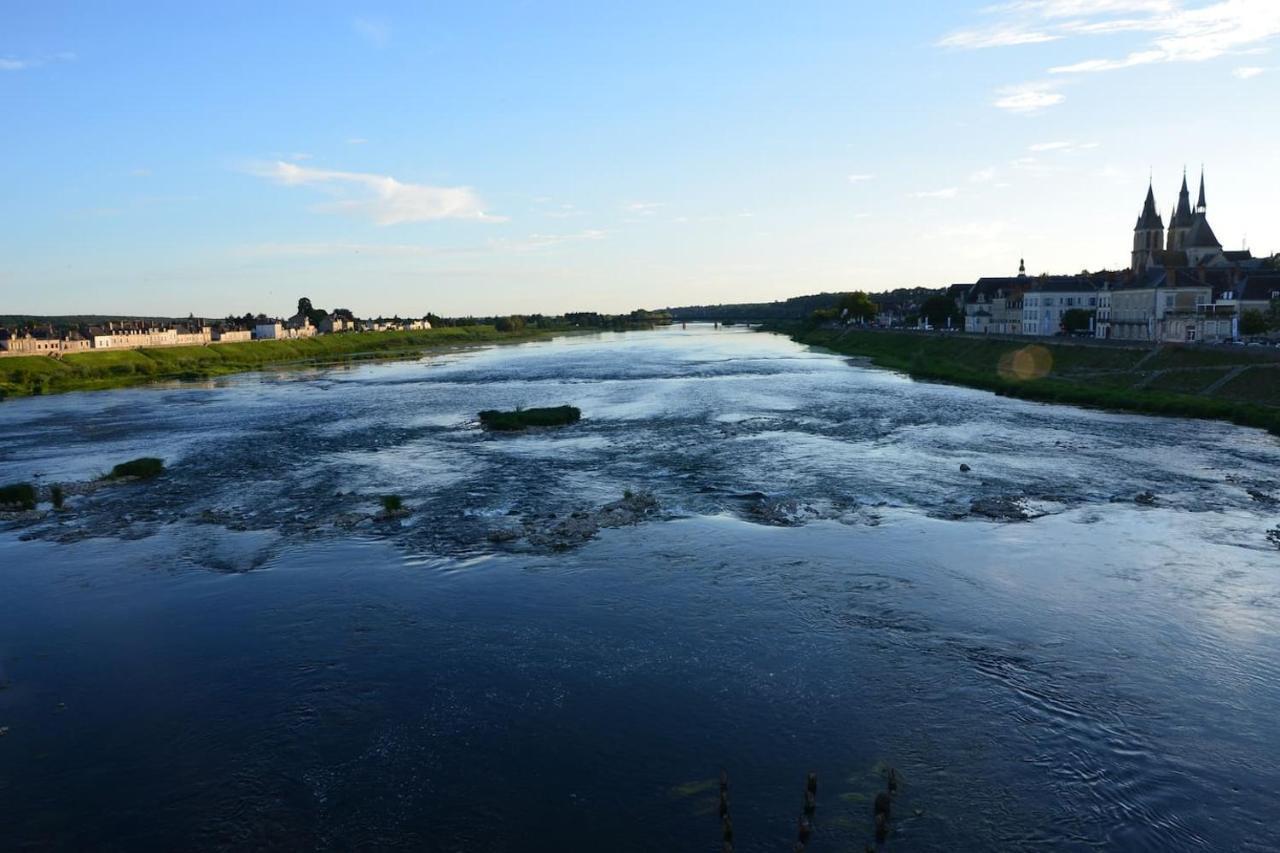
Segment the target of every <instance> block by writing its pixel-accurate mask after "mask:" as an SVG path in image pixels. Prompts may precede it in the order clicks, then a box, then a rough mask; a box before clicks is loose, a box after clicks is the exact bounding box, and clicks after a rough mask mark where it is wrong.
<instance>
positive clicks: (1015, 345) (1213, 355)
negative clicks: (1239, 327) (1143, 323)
mask: <svg viewBox="0 0 1280 853" xmlns="http://www.w3.org/2000/svg"><path fill="white" fill-rule="evenodd" d="M792 333H793V336H794V337H795V339H796V340H798V341H800V342H801V343H806V344H811V345H815V346H821V347H826V348H827V349H830V350H834V351H835V352H839V353H843V354H845V355H860V356H867V357H869V358H870V359H871V362H872V363H873V364H875V365H876V366H878V367H887V368H890V369H894V370H901V371H903V372H905V373H907V374H909V375H911V376H913V377H916V378H918V379H930V380H936V381H940V382H952V383H955V384H957V385H966V386H969V387H971V388H981V389H984V390H987V391H993V392H995V393H996V394H1000V395H1003V396H1007V397H1018V398H1022V399H1027V400H1039V401H1042V402H1047V403H1061V404H1065V405H1073V406H1089V407H1095V408H1104V409H1114V410H1118V411H1131V412H1142V413H1144V414H1151V415H1167V416H1171V417H1185V418H1205V419H1211V420H1223V421H1231V422H1232V423H1236V424H1239V425H1241V426H1250V427H1258V428H1260V429H1265V430H1269V431H1270V432H1272V433H1273V434H1275V435H1280V368H1264V367H1261V366H1258V367H1254V368H1252V369H1250V370H1246V371H1244V372H1243V373H1241V374H1240V376H1239V377H1237V378H1236V379H1234V380H1232V381H1231V382H1230V383H1228V384H1227V385H1226V386H1225V387H1223V388H1221V389H1219V390H1218V391H1216V392H1215V393H1214V394H1213V396H1212V397H1204V396H1197V395H1196V394H1194V393H1187V391H1188V390H1189V387H1195V386H1199V387H1197V390H1203V389H1204V388H1205V387H1207V385H1209V384H1211V383H1205V385H1203V386H1201V385H1200V382H1201V380H1202V379H1203V378H1205V377H1200V376H1197V377H1195V378H1194V379H1190V378H1189V377H1188V379H1190V382H1189V385H1188V384H1184V385H1182V386H1181V387H1180V390H1181V391H1182V393H1175V392H1171V391H1168V390H1165V389H1163V388H1160V387H1156V388H1134V387H1132V384H1131V383H1132V382H1136V381H1138V380H1139V379H1141V378H1142V377H1143V376H1146V375H1148V373H1147V371H1148V370H1150V369H1151V364H1150V362H1147V363H1143V364H1141V365H1139V364H1138V362H1139V361H1140V359H1142V357H1143V356H1144V355H1145V354H1147V353H1149V352H1150V350H1142V349H1135V350H1119V349H1116V350H1112V349H1108V348H1102V347H1097V348H1088V349H1086V348H1084V347H1076V346H1072V345H1070V344H1058V343H1054V342H1052V341H1047V340H1046V341H1038V340H1028V341H1027V342H1026V343H1022V342H1018V341H997V340H991V339H988V338H981V337H976V336H967V337H966V336H964V335H959V334H955V335H938V334H933V335H928V334H911V333H900V332H873V331H856V330H855V331H841V330H831V329H816V330H814V329H801V330H792ZM1241 349H1244V348H1241ZM1031 351H1036V352H1040V351H1043V353H1042V354H1041V355H1040V356H1037V357H1034V358H1033V357H1027V358H1022V359H1019V358H1018V356H1019V355H1020V354H1021V353H1024V352H1025V353H1029V352H1031ZM1117 351H1118V352H1121V353H1123V356H1116V355H1115V353H1116V352H1117ZM1161 355H1164V352H1163V351H1162V353H1161ZM1197 356H1204V359H1203V361H1199V362H1198V361H1197ZM1122 357H1127V358H1129V359H1131V360H1132V362H1131V364H1132V366H1133V367H1137V370H1130V371H1120V372H1119V373H1115V374H1093V375H1090V374H1088V373H1086V372H1083V371H1081V372H1080V373H1072V372H1071V371H1070V370H1067V371H1065V372H1064V371H1063V370H1062V367H1063V363H1064V362H1065V363H1067V364H1069V365H1071V367H1073V368H1076V369H1079V368H1082V367H1085V365H1087V366H1088V368H1091V369H1099V368H1102V367H1103V365H1106V366H1107V367H1108V368H1110V369H1115V366H1116V363H1117V362H1118V361H1120V360H1121V358H1122ZM1169 359H1170V360H1172V361H1174V362H1175V363H1177V364H1179V365H1180V366H1183V367H1187V368H1192V367H1194V368H1217V369H1218V371H1220V372H1221V374H1222V375H1225V371H1223V370H1222V367H1221V364H1222V363H1223V362H1224V360H1225V361H1227V362H1228V363H1230V362H1231V361H1232V360H1234V363H1236V364H1255V363H1256V361H1255V359H1254V358H1253V354H1251V353H1250V354H1237V353H1234V352H1223V351H1220V350H1208V351H1200V350H1192V349H1186V348H1177V349H1175V350H1173V351H1172V352H1171V353H1170V355H1169ZM1151 361H1155V359H1154V358H1153V359H1151ZM1165 363H1167V361H1166V362H1165ZM1206 374H1207V371H1206ZM1167 381H1168V382H1169V383H1170V384H1171V385H1173V384H1175V383H1177V382H1178V381H1179V380H1177V379H1174V378H1172V377H1171V378H1169V379H1168V380H1167ZM1182 381H1184V382H1185V381H1187V380H1182Z"/></svg>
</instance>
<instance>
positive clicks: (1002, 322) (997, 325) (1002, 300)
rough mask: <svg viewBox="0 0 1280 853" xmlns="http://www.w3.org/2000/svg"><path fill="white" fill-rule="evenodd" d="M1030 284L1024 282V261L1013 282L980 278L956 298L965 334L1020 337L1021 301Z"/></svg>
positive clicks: (1019, 265)
mask: <svg viewBox="0 0 1280 853" xmlns="http://www.w3.org/2000/svg"><path fill="white" fill-rule="evenodd" d="M1032 282H1033V279H1030V278H1027V264H1026V261H1025V260H1023V261H1019V263H1018V275H1017V277H1016V278H1013V277H1005V278H999V277H995V278H993V277H987V278H980V279H978V280H977V281H976V282H975V283H974V284H972V285H968V287H967V289H966V290H964V291H963V292H962V294H961V296H960V297H959V306H960V310H961V311H963V312H964V330H965V331H966V332H969V333H975V334H996V335H1020V334H1022V333H1023V332H1022V326H1023V310H1024V301H1023V299H1024V295H1025V294H1026V292H1027V290H1028V289H1030V288H1031V286H1032ZM953 287H954V285H953Z"/></svg>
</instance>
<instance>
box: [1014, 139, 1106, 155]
mask: <svg viewBox="0 0 1280 853" xmlns="http://www.w3.org/2000/svg"><path fill="white" fill-rule="evenodd" d="M1097 147H1098V143H1096V142H1075V141H1071V140H1057V141H1055V142H1037V143H1036V144H1035V145H1029V146H1027V150H1028V151H1031V152H1032V153H1035V154H1044V153H1048V152H1050V151H1057V152H1059V153H1062V154H1073V153H1075V152H1077V151H1091V150H1093V149H1094V148H1097Z"/></svg>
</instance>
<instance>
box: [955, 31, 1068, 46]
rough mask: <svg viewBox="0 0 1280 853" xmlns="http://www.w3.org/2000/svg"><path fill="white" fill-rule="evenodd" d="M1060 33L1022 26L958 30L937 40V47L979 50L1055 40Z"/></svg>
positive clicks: (1058, 37)
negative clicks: (1055, 33)
mask: <svg viewBox="0 0 1280 853" xmlns="http://www.w3.org/2000/svg"><path fill="white" fill-rule="evenodd" d="M1060 38H1062V36H1060V35H1054V34H1052V33H1046V32H1042V31H1039V30H1028V29H1024V28H1022V27H1016V26H1010V27H993V28H991V29H986V30H960V31H958V32H954V33H951V34H950V35H948V36H944V37H943V38H941V39H939V40H938V46H939V47H958V48H963V49H966V50H979V49H982V48H986V47H1011V46H1013V45H1018V44H1042V43H1043V42H1047V41H1057V40H1058V39H1060Z"/></svg>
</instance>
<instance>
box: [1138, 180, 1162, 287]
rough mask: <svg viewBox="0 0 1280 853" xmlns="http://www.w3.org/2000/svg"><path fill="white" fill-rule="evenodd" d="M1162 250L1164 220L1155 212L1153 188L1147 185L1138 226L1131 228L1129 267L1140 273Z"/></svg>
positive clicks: (1149, 184)
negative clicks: (1131, 243)
mask: <svg viewBox="0 0 1280 853" xmlns="http://www.w3.org/2000/svg"><path fill="white" fill-rule="evenodd" d="M1163 248H1164V220H1162V219H1161V218H1160V214H1159V213H1157V212H1156V193H1155V188H1154V187H1153V186H1152V184H1151V183H1150V182H1148V183H1147V200H1146V203H1145V204H1143V206H1142V215H1141V216H1139V217H1138V224H1137V225H1135V226H1134V227H1133V255H1132V264H1131V267H1132V269H1133V271H1134V272H1142V271H1143V270H1145V269H1146V268H1147V267H1148V266H1150V265H1151V255H1152V253H1153V252H1158V251H1160V250H1161V249H1163Z"/></svg>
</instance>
